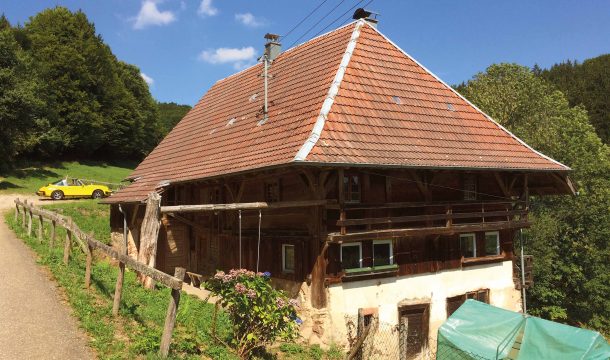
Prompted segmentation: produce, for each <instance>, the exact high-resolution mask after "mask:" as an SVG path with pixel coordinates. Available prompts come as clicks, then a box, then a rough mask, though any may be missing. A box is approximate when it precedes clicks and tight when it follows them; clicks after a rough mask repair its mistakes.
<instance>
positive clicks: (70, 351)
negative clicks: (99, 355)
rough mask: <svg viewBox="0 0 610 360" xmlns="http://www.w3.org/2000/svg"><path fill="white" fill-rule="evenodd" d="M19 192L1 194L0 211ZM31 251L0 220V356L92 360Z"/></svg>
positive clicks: (31, 198)
mask: <svg viewBox="0 0 610 360" xmlns="http://www.w3.org/2000/svg"><path fill="white" fill-rule="evenodd" d="M17 196H19V198H20V199H27V200H28V202H30V201H33V202H34V203H39V201H38V199H37V198H36V197H35V196H25V197H24V196H23V195H0V213H4V212H5V211H7V210H10V209H13V208H14V206H15V204H14V203H13V200H14V199H15V197H17ZM35 256H36V255H35V253H34V252H33V251H31V250H30V249H29V248H28V247H27V245H25V244H24V243H23V242H22V241H21V240H19V239H17V238H16V237H15V235H14V234H13V232H12V231H10V230H9V229H8V227H7V226H6V224H5V223H4V218H3V217H2V219H0V359H93V358H94V355H93V352H92V351H91V350H90V349H89V347H88V346H87V337H86V336H85V334H84V332H83V331H82V330H81V329H79V328H78V323H77V320H76V319H74V318H73V317H72V316H71V314H70V309H69V307H68V305H66V304H64V303H63V302H62V300H61V298H60V296H59V295H58V292H57V289H56V284H55V283H54V282H53V281H50V280H49V278H48V277H47V276H46V275H45V274H44V273H43V272H42V271H41V269H40V268H39V267H38V266H37V265H36V261H35Z"/></svg>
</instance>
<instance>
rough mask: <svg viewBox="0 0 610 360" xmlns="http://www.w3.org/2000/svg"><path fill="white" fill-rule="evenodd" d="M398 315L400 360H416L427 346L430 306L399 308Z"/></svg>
mask: <svg viewBox="0 0 610 360" xmlns="http://www.w3.org/2000/svg"><path fill="white" fill-rule="evenodd" d="M398 314H399V341H400V344H399V345H400V359H401V360H411V359H418V358H419V357H421V356H422V355H423V352H424V350H425V349H426V348H427V345H428V323H429V320H430V304H429V303H425V304H415V305H405V306H401V307H399V308H398Z"/></svg>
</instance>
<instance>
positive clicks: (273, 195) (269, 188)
mask: <svg viewBox="0 0 610 360" xmlns="http://www.w3.org/2000/svg"><path fill="white" fill-rule="evenodd" d="M265 201H266V202H269V203H271V202H278V201H280V182H279V181H278V180H273V181H266V182H265Z"/></svg>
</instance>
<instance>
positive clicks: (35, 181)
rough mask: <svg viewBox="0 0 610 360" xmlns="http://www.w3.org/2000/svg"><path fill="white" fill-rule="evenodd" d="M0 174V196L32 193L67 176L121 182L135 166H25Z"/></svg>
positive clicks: (95, 162) (129, 164)
mask: <svg viewBox="0 0 610 360" xmlns="http://www.w3.org/2000/svg"><path fill="white" fill-rule="evenodd" d="M13 167H14V168H13V169H12V170H5V171H0V193H3V192H6V193H20V194H21V193H25V194H33V193H35V192H36V190H38V189H39V188H40V187H41V186H44V185H47V184H49V183H51V182H55V181H57V180H58V179H61V178H63V177H65V176H66V175H69V176H70V177H74V178H81V179H91V180H97V181H104V182H110V183H120V182H121V181H122V180H123V179H125V178H126V177H127V176H128V175H129V173H130V172H131V171H132V169H133V168H134V167H135V163H133V162H127V161H126V162H120V163H119V162H113V163H106V162H101V161H87V162H57V163H53V164H46V163H43V164H41V163H25V162H21V163H20V165H14V166H13Z"/></svg>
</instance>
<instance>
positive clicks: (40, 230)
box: [38, 215, 44, 243]
mask: <svg viewBox="0 0 610 360" xmlns="http://www.w3.org/2000/svg"><path fill="white" fill-rule="evenodd" d="M43 232H44V223H43V217H42V215H38V241H39V242H40V243H42V234H43Z"/></svg>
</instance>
